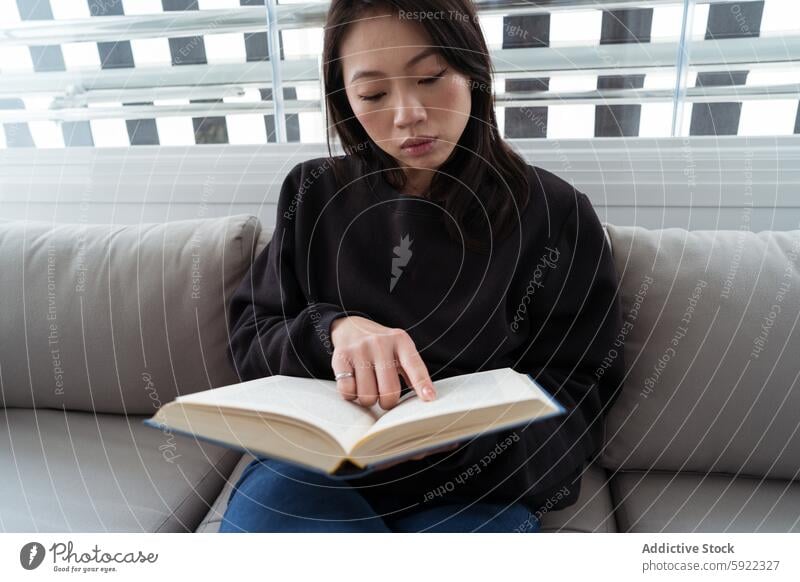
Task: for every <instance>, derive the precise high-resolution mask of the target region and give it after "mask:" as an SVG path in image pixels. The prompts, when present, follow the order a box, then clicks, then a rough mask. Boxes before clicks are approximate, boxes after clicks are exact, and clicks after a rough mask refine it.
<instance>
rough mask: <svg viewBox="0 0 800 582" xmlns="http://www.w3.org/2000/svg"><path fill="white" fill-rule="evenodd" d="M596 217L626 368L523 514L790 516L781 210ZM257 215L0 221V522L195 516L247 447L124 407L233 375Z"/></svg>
mask: <svg viewBox="0 0 800 582" xmlns="http://www.w3.org/2000/svg"><path fill="white" fill-rule="evenodd" d="M607 231H608V234H609V237H610V240H611V242H612V247H613V252H614V256H615V260H616V264H617V268H618V271H619V274H620V277H621V281H622V298H623V308H624V313H625V318H626V322H627V323H626V325H625V326H624V327H623V329H622V330H620V336H619V338H618V340H619V341H618V343H617V345H616V346H611V347H610V350H609V356H608V357H609V358H614V357H618V356H617V353H618V352H615V351H614V350H615V349H619V350H621V349H623V348H622V345H623V342H624V350H625V358H626V365H627V367H628V374H627V379H626V384H625V388H624V390H623V392H622V394H620V396H619V398H618V400H617V401H616V402H615V405H614V407H613V408H612V409H611V410H609V411H608V413H607V417H606V422H605V446H604V448H603V450H602V452H601V454H600V455H599V456H598V458H597V459H595V460H594V461H593V462H592V463H591V464H590V465H589V466H588V467H587V468H586V471H585V473H584V474H583V479H582V484H581V489H580V498H579V501H578V503H576V504H575V505H573V506H571V507H568V508H563V509H559V507H558V503H557V501H556V502H555V503H554V504H553V506H552V507H548V508H546V510H545V511H544V512H543V514H542V515H541V519H542V523H543V530H544V531H603V532H613V531H632V532H658V531H675V532H677V531H681V532H683V531H704V532H724V531H742V532H755V531H759V532H760V531H764V532H788V531H800V476H799V475H798V472H799V471H800V430H798V427H800V415H799V414H798V411H799V410H800V390H798V389H797V387H798V386H797V384H798V374H799V373H800V360H798V356H799V354H800V331H798V327H797V322H798V318H799V317H800V272H799V271H798V254H800V231H794V232H769V233H760V234H754V233H749V232H738V231H729V232H724V231H719V232H687V231H684V230H679V229H667V230H658V231H656V230H644V229H641V228H630V227H617V226H608V227H607ZM269 236H270V233H267V232H263V231H262V228H261V225H260V223H259V221H258V220H257V219H256V218H255V217H253V216H247V215H239V216H232V217H227V218H223V219H204V220H193V221H179V222H168V223H164V224H142V225H136V226H122V225H113V226H112V225H85V224H72V225H67V224H61V225H52V224H49V223H39V222H19V221H6V222H0V273H2V276H0V297H2V309H0V395H2V405H3V408H4V410H3V414H2V415H1V416H0V424H2V425H3V426H2V427H0V472H2V475H3V479H2V480H0V530H3V531H9V532H14V531H16V532H20V531H146V532H156V531H170V532H171V531H198V532H211V531H216V529H217V528H218V524H219V520H220V517H221V515H222V513H223V512H224V508H225V502H226V499H227V495H228V493H229V490H230V487H231V485H232V484H233V483H234V482H235V481H236V479H237V477H238V474H239V472H240V471H241V470H242V468H243V467H244V466H245V465H246V463H247V462H248V460H249V459H248V457H246V456H245V457H243V456H242V455H240V454H239V453H236V452H233V451H229V450H226V449H222V448H219V447H215V446H210V445H207V444H201V443H198V442H196V441H194V440H193V439H188V438H184V437H179V436H176V435H172V434H169V433H168V432H165V431H158V430H154V429H151V428H147V427H145V426H143V425H142V423H141V421H142V419H144V418H147V417H148V416H150V415H151V414H152V413H153V412H154V411H155V409H156V408H157V407H158V406H160V405H161V404H162V403H165V402H168V401H169V400H171V399H172V398H174V397H175V396H176V395H178V394H181V393H188V392H192V391H198V390H204V389H207V388H210V387H214V386H220V385H224V384H228V383H232V382H235V381H236V374H235V372H234V371H233V370H232V369H231V367H230V364H229V362H228V361H227V358H226V355H225V346H226V341H227V328H226V324H225V305H226V303H227V299H228V298H229V297H230V294H231V292H232V291H233V289H234V288H235V286H236V285H237V284H238V282H239V281H240V279H241V278H242V277H243V276H244V274H245V272H246V270H247V268H248V265H249V263H250V261H251V260H252V257H253V256H254V253H258V252H259V251H260V250H261V249H262V248H263V246H264V245H265V244H266V241H267V240H268V239H269ZM597 373H598V374H600V373H602V369H598V371H597Z"/></svg>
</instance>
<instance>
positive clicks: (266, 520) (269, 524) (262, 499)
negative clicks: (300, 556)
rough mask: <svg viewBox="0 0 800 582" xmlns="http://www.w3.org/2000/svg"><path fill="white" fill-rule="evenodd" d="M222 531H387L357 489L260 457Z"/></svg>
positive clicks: (233, 498) (237, 489) (236, 493)
mask: <svg viewBox="0 0 800 582" xmlns="http://www.w3.org/2000/svg"><path fill="white" fill-rule="evenodd" d="M220 531H223V532H225V531H387V528H386V525H385V524H384V523H383V521H382V520H381V518H380V517H378V516H377V515H376V514H375V512H374V511H373V510H372V508H371V507H370V505H369V504H368V503H367V502H366V500H364V499H363V498H362V497H361V496H360V495H359V493H358V492H357V491H355V490H354V489H352V488H351V487H349V486H348V485H347V484H343V483H341V482H339V481H336V480H334V479H330V478H328V477H326V476H325V475H323V474H321V473H317V472H315V471H311V470H307V469H303V468H302V467H298V466H297V465H292V464H290V463H285V462H282V461H277V460H274V459H256V460H254V461H253V462H251V463H250V464H249V465H248V466H247V467H246V468H245V470H244V472H243V473H242V476H241V478H240V479H239V481H238V482H237V483H236V485H235V486H234V488H233V491H232V492H231V495H230V497H229V499H228V508H227V509H226V511H225V515H224V516H223V520H222V524H221V526H220Z"/></svg>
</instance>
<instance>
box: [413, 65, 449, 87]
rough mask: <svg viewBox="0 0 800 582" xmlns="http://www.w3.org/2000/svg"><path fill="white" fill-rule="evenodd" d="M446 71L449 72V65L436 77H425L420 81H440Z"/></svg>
mask: <svg viewBox="0 0 800 582" xmlns="http://www.w3.org/2000/svg"><path fill="white" fill-rule="evenodd" d="M446 72H447V67H445V68H444V69H442V70H441V71H440V72H439V74H438V75H436V76H435V77H428V78H427V79H423V80H422V81H420V83H425V84H426V85H430V84H433V83H435V82H436V81H438V80H439V79H441V78H442V77H444V74H445V73H446Z"/></svg>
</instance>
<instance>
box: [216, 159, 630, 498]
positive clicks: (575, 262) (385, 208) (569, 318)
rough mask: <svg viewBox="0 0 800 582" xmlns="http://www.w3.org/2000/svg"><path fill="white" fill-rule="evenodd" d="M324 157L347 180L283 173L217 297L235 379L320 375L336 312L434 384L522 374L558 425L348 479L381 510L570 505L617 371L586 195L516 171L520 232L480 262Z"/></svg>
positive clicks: (431, 215) (611, 280) (384, 188)
mask: <svg viewBox="0 0 800 582" xmlns="http://www.w3.org/2000/svg"><path fill="white" fill-rule="evenodd" d="M337 159H341V160H343V163H344V164H346V166H345V167H346V168H347V171H348V176H352V181H350V180H348V183H347V184H345V185H343V187H342V188H339V187H338V186H337V183H336V180H335V178H334V172H333V170H332V167H331V166H332V163H333V161H332V160H331V159H330V158H324V157H323V158H316V159H313V160H309V161H306V162H301V163H298V164H296V165H295V166H294V167H293V168H292V170H291V171H290V172H289V174H288V175H287V177H286V178H285V180H284V182H283V185H282V188H281V191H280V198H279V202H278V211H277V222H276V227H275V231H274V234H273V236H272V238H271V240H270V242H269V243H268V245H267V247H266V248H264V249H263V250H262V252H261V253H260V254H259V255H258V256H257V257H256V258H255V260H254V262H253V265H252V267H251V269H250V271H249V272H248V273H247V275H246V276H245V278H244V279H243V281H242V282H241V284H240V285H239V287H238V289H237V290H236V292H235V293H234V295H233V296H232V298H231V302H230V307H229V323H230V327H231V340H230V348H231V350H230V352H229V357H231V358H232V361H233V363H234V365H235V367H236V368H237V370H238V373H239V375H240V377H241V379H242V381H246V380H250V379H254V378H260V377H263V376H270V375H273V374H285V375H290V376H303V377H313V378H321V379H327V380H333V370H332V368H331V355H332V351H333V347H334V346H333V345H332V342H331V339H330V327H331V323H332V322H333V320H334V319H336V318H338V317H344V316H347V315H360V316H362V317H367V318H369V319H372V320H373V321H375V322H377V323H379V324H381V325H384V326H386V327H393V328H402V329H404V330H406V331H407V332H408V334H409V335H410V336H411V338H412V340H413V341H414V343H415V345H416V347H417V350H418V351H419V353H420V355H421V356H422V359H423V360H424V362H425V364H426V366H427V368H428V371H429V373H430V375H431V379H432V380H433V381H434V382H435V381H436V380H439V379H442V378H447V377H450V376H454V375H458V374H466V373H471V372H478V371H482V370H489V369H494V368H502V367H506V366H508V367H511V368H513V369H515V370H517V371H519V372H523V373H528V374H531V375H532V376H533V377H534V378H536V380H537V381H538V382H539V384H540V385H542V386H543V387H544V388H545V389H546V390H548V391H549V392H550V394H552V395H553V397H554V398H555V399H556V400H558V401H559V402H560V403H561V404H562V405H563V406H564V407H565V408H566V409H567V411H568V412H567V413H566V414H564V415H559V416H556V417H552V418H550V419H545V420H543V421H539V422H536V423H533V424H531V425H529V426H527V427H520V428H516V429H512V430H504V431H500V432H496V433H493V434H485V435H482V436H480V437H478V438H475V439H472V440H467V441H466V442H464V443H463V444H462V446H461V447H459V449H457V450H455V451H448V452H444V453H436V454H432V455H429V456H428V457H425V458H424V459H421V460H418V461H413V460H409V461H405V462H402V463H400V464H397V465H395V466H394V467H390V468H388V469H384V470H381V471H376V472H374V473H372V474H371V475H367V476H362V477H360V478H353V479H351V480H349V481H347V483H349V484H350V485H352V486H354V487H362V486H363V487H364V488H363V489H361V488H360V489H359V491H361V492H362V494H364V495H365V496H367V498H368V499H369V500H371V501H372V502H373V505H374V506H376V507H377V508H378V509H380V510H381V511H394V510H400V509H401V508H408V507H417V506H419V505H420V504H431V503H438V502H459V503H464V502H468V501H473V500H475V501H483V502H504V503H507V502H513V501H520V502H522V503H524V504H525V505H526V506H527V507H528V508H529V509H530V511H531V512H537V511H546V510H548V509H562V508H564V507H567V506H569V505H572V504H573V503H574V502H575V501H576V500H577V496H578V493H579V490H580V475H581V473H582V470H583V468H584V466H585V463H586V462H587V459H589V458H590V457H591V456H592V455H594V454H595V453H596V452H597V451H598V447H599V446H600V445H601V443H602V436H603V430H602V418H601V414H604V413H605V412H606V411H607V409H608V405H609V404H610V402H611V401H613V399H614V398H615V397H616V394H617V389H618V387H619V385H620V384H621V381H622V376H623V360H622V350H621V349H620V346H619V345H616V346H615V338H617V337H618V334H619V332H620V329H621V325H622V320H621V313H620V309H619V302H618V299H617V294H616V293H617V286H618V280H617V275H616V272H615V269H614V266H613V262H612V258H611V253H610V248H609V245H608V243H607V241H606V239H605V235H604V232H603V229H602V226H601V224H600V222H599V220H598V218H597V215H596V214H595V212H594V210H593V208H592V206H591V203H590V202H589V200H588V198H587V197H586V196H585V195H584V194H582V193H580V192H578V191H577V190H575V189H574V188H573V187H572V186H571V185H569V184H568V183H567V182H565V181H564V180H562V179H560V178H558V177H557V176H555V175H554V174H552V173H550V172H548V171H546V170H543V169H541V168H538V167H535V166H531V165H528V166H527V167H528V172H529V174H528V176H529V178H528V179H529V183H530V203H529V204H528V205H527V206H526V207H525V208H524V209H520V212H519V225H518V226H517V227H516V228H515V230H514V232H513V233H512V234H511V235H510V236H508V237H507V238H505V239H503V240H502V241H500V242H497V243H495V244H494V248H493V249H492V252H491V253H490V254H481V253H476V252H471V251H468V250H465V249H464V247H463V245H462V244H461V243H457V242H455V241H453V240H451V239H450V238H449V236H448V234H447V232H446V230H445V226H444V220H451V218H449V217H448V214H447V213H446V212H445V210H444V207H443V206H442V205H440V204H438V203H435V202H432V201H430V200H427V199H425V198H422V197H417V196H411V195H405V194H400V193H399V192H398V191H397V190H395V189H394V188H392V187H391V186H390V185H389V184H388V182H386V180H384V179H383V178H382V177H381V174H380V173H372V174H371V175H369V173H365V172H364V171H363V169H360V168H361V166H360V165H359V164H358V163H357V161H356V160H355V158H354V157H353V156H340V157H339V158H337ZM368 175H369V177H366V176H368ZM485 224H486V229H487V232H488V223H485ZM617 343H618V342H617Z"/></svg>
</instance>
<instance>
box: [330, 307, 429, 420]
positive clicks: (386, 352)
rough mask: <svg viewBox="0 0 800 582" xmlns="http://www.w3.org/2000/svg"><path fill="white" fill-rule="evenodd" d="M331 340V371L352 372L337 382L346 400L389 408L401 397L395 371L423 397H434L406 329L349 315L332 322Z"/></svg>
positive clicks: (424, 368)
mask: <svg viewBox="0 0 800 582" xmlns="http://www.w3.org/2000/svg"><path fill="white" fill-rule="evenodd" d="M331 341H332V342H333V346H334V350H333V356H332V358H331V366H332V367H333V372H334V374H338V373H339V372H353V374H354V375H353V376H351V377H349V378H341V379H339V380H337V382H336V385H337V387H338V389H339V393H340V394H341V395H342V396H343V397H344V398H345V399H346V400H354V401H356V403H358V404H360V405H361V406H365V407H371V406H373V405H374V404H375V403H376V402H380V406H381V408H383V409H384V410H389V409H390V408H393V407H394V406H395V405H397V402H398V401H399V400H400V378H399V377H398V374H399V375H400V376H402V377H403V379H404V380H405V382H406V385H408V386H409V387H411V388H413V389H414V391H415V392H416V393H417V396H419V397H420V398H421V399H422V400H426V401H427V400H433V399H434V398H436V391H435V390H434V388H433V382H432V381H431V378H430V375H429V374H428V369H427V367H426V366H425V362H423V361H422V356H420V355H419V353H418V352H417V348H416V346H415V345H414V341H413V340H412V339H411V336H409V335H408V333H406V331H405V330H403V329H398V328H392V327H384V326H382V325H380V324H378V323H375V322H374V321H371V320H369V319H367V318H365V317H360V316H357V315H351V316H348V317H339V318H337V319H335V320H334V321H333V324H331Z"/></svg>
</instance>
